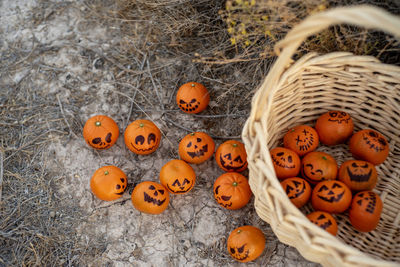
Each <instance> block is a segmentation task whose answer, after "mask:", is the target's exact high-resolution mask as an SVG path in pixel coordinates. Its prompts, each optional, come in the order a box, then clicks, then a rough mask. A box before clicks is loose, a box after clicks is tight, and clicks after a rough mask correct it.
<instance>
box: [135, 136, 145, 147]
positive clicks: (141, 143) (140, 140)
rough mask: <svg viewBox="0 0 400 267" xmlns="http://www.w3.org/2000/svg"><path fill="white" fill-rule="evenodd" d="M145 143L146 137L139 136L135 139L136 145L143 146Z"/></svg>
mask: <svg viewBox="0 0 400 267" xmlns="http://www.w3.org/2000/svg"><path fill="white" fill-rule="evenodd" d="M143 143H144V136H143V135H138V136H136V138H135V144H140V145H143Z"/></svg>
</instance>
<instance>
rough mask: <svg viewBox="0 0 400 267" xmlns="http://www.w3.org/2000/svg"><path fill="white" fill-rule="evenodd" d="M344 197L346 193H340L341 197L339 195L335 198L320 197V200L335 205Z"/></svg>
mask: <svg viewBox="0 0 400 267" xmlns="http://www.w3.org/2000/svg"><path fill="white" fill-rule="evenodd" d="M343 195H344V192H343V193H340V194H339V195H337V197H334V196H331V197H322V196H318V197H319V198H320V199H322V200H324V201H326V202H330V203H333V202H338V201H339V200H341V199H342V197H343Z"/></svg>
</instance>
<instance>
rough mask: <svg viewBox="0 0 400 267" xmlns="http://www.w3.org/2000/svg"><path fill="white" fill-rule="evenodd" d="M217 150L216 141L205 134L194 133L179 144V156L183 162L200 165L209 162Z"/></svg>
mask: <svg viewBox="0 0 400 267" xmlns="http://www.w3.org/2000/svg"><path fill="white" fill-rule="evenodd" d="M214 150H215V143H214V140H213V139H212V138H211V137H210V136H209V135H208V134H206V133H204V132H194V133H190V134H188V135H186V136H185V137H184V138H182V140H181V141H180V142H179V149H178V152H179V156H180V157H181V159H182V160H184V161H186V162H189V163H194V164H199V163H202V162H204V161H206V160H208V159H209V158H210V157H211V156H212V155H213V154H214Z"/></svg>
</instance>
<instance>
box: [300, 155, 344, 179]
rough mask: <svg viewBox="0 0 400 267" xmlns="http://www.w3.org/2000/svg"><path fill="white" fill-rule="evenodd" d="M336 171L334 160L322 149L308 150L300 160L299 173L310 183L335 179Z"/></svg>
mask: <svg viewBox="0 0 400 267" xmlns="http://www.w3.org/2000/svg"><path fill="white" fill-rule="evenodd" d="M337 171H338V165H337V163H336V160H335V159H334V158H333V157H332V156H331V155H329V154H328V153H325V152H322V151H313V152H310V153H308V154H307V155H305V156H304V158H303V159H302V160H301V175H302V177H303V178H304V179H306V180H307V181H308V182H309V183H311V184H317V183H319V182H321V181H325V180H335V179H336V175H337Z"/></svg>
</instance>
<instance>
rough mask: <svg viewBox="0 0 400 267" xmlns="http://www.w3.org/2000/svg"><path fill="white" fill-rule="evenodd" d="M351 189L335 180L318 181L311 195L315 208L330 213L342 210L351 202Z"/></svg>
mask: <svg viewBox="0 0 400 267" xmlns="http://www.w3.org/2000/svg"><path fill="white" fill-rule="evenodd" d="M351 197H352V196H351V190H350V189H349V188H348V187H347V185H345V184H344V183H342V182H340V181H336V180H329V181H322V182H319V183H318V184H317V185H316V186H315V188H314V190H313V192H312V195H311V203H312V206H313V208H314V209H315V210H321V211H326V212H330V213H341V212H344V211H345V210H346V209H347V208H348V207H349V206H350V203H351Z"/></svg>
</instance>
